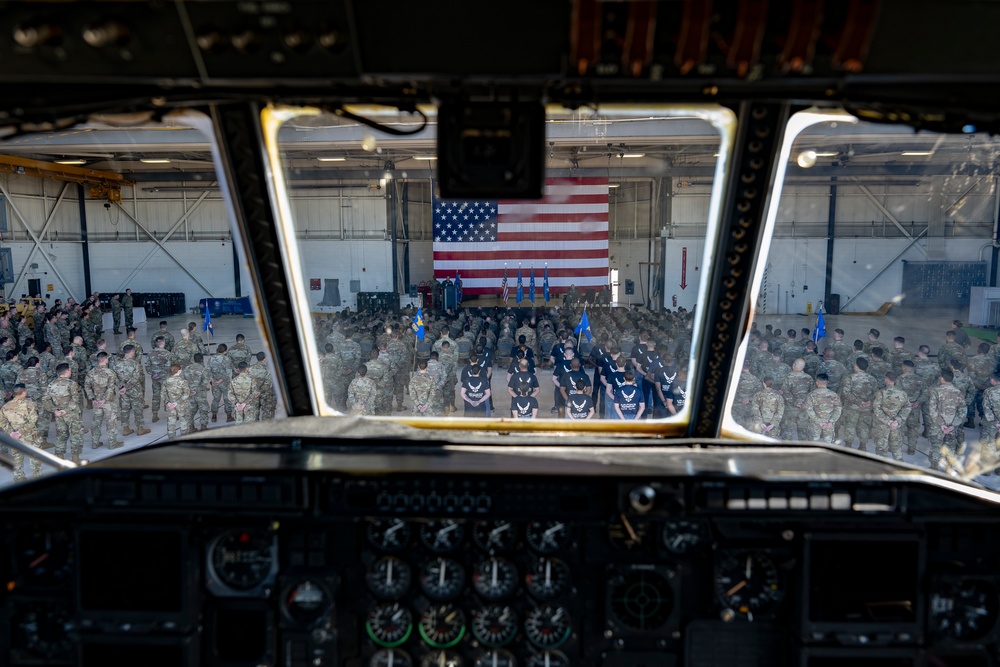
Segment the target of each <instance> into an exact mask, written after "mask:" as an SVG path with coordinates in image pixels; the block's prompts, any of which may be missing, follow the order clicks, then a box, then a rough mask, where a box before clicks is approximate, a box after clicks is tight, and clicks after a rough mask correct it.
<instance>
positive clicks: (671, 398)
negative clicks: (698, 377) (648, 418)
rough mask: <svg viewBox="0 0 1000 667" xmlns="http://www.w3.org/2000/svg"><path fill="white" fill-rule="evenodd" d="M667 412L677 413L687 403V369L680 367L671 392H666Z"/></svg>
mask: <svg viewBox="0 0 1000 667" xmlns="http://www.w3.org/2000/svg"><path fill="white" fill-rule="evenodd" d="M666 399H667V400H666V404H667V412H669V413H670V414H672V415H676V414H677V413H678V412H680V411H681V409H682V408H683V407H684V405H685V403H687V369H686V368H678V369H677V378H676V379H675V380H674V382H673V384H672V385H671V386H670V393H668V394H666Z"/></svg>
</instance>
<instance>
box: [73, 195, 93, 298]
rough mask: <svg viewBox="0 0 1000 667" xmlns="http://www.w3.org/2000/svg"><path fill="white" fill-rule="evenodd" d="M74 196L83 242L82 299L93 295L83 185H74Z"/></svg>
mask: <svg viewBox="0 0 1000 667" xmlns="http://www.w3.org/2000/svg"><path fill="white" fill-rule="evenodd" d="M76 196H77V198H78V201H79V202H80V240H81V241H83V243H82V244H81V245H82V250H83V291H84V292H85V294H84V298H87V297H89V296H90V295H91V294H93V293H94V290H93V289H91V284H90V241H89V240H87V200H86V199H84V195H83V184H82V183H77V184H76Z"/></svg>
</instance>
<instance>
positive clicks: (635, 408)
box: [615, 370, 646, 419]
mask: <svg viewBox="0 0 1000 667" xmlns="http://www.w3.org/2000/svg"><path fill="white" fill-rule="evenodd" d="M645 409H646V403H645V402H644V401H643V397H642V392H640V391H639V387H638V385H636V383H635V371H631V370H629V371H625V384H623V385H622V386H621V387H619V388H618V390H617V391H616V392H615V412H616V413H617V414H618V418H619V419H640V418H641V417H642V413H643V412H644V411H645Z"/></svg>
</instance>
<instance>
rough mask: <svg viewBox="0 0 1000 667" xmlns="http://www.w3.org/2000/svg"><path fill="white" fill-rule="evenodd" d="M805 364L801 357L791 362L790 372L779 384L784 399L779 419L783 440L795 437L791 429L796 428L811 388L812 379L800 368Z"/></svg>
mask: <svg viewBox="0 0 1000 667" xmlns="http://www.w3.org/2000/svg"><path fill="white" fill-rule="evenodd" d="M805 365H806V364H805V362H804V361H803V360H802V359H796V360H795V362H794V363H793V364H792V372H791V373H789V374H788V377H786V378H785V381H784V382H783V383H782V384H781V395H782V397H784V399H785V414H784V416H783V417H782V419H781V437H782V438H783V439H785V440H792V439H793V438H794V437H795V434H794V432H793V430H794V429H797V428H798V425H799V419H800V417H801V416H802V408H803V407H804V406H805V403H806V397H807V396H809V392H810V391H811V390H812V388H813V379H812V378H811V377H809V376H808V375H806V374H805V372H804V371H803V370H802V369H803V368H805Z"/></svg>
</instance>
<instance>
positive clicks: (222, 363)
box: [0, 290, 276, 481]
mask: <svg viewBox="0 0 1000 667" xmlns="http://www.w3.org/2000/svg"><path fill="white" fill-rule="evenodd" d="M132 308H133V299H132V292H131V290H126V292H125V295H124V296H123V297H120V296H119V295H117V294H115V295H113V296H112V297H111V299H110V301H109V308H108V309H109V310H110V312H111V314H112V321H113V323H114V331H113V333H114V334H121V322H122V316H123V315H124V320H125V339H124V340H122V341H121V342H120V343H119V344H118V345H117V346H115V345H114V343H113V342H112V341H109V340H108V338H105V337H103V334H104V331H103V315H104V311H103V309H102V306H101V302H100V294H98V293H94V294H93V295H92V296H91V297H90V298H88V299H87V300H86V301H84V302H83V303H75V302H74V301H73V299H68V300H67V302H66V303H65V304H63V303H61V302H60V301H59V300H56V302H55V303H54V305H53V306H52V308H51V309H50V308H48V307H47V306H45V305H42V304H40V305H38V306H37V307H36V309H35V311H34V313H33V314H32V315H31V320H30V321H29V318H28V316H27V315H18V314H17V313H16V312H15V311H14V309H13V308H11V309H9V310H8V311H7V312H5V313H3V314H0V357H2V358H3V359H5V362H4V363H3V365H2V366H0V392H2V393H3V400H4V404H3V405H2V407H0V429H2V430H3V431H4V432H6V433H7V434H8V435H10V436H12V437H14V438H16V439H18V440H21V441H22V442H24V443H26V444H29V445H32V446H35V447H39V448H44V449H53V450H54V453H55V454H56V455H57V456H60V457H62V458H64V459H68V460H72V461H74V462H79V460H80V455H81V453H82V452H83V447H84V438H85V436H86V429H85V426H84V415H85V413H86V412H88V411H89V412H91V419H90V443H91V447H92V448H93V449H98V448H100V447H103V446H105V445H106V446H107V447H108V448H109V449H117V448H119V447H122V446H123V445H124V444H125V443H124V442H123V441H122V440H121V439H120V438H122V437H127V436H130V435H132V434H135V435H137V436H143V435H147V434H148V433H150V429H148V428H146V423H145V411H146V410H147V409H150V410H151V413H152V414H151V417H152V419H151V421H152V422H158V421H159V420H160V419H161V418H162V419H165V420H166V422H167V435H168V437H175V436H177V435H182V434H184V433H188V432H191V431H194V430H197V429H199V428H200V429H201V430H205V429H207V428H208V423H209V419H211V421H212V422H216V421H218V412H219V408H220V407H223V408H224V410H225V415H226V421H227V422H243V421H254V420H258V419H260V420H263V419H270V418H272V417H273V416H274V410H275V406H276V396H275V393H274V385H273V382H272V380H271V374H270V371H269V369H268V365H267V363H266V357H265V355H264V353H263V352H258V353H257V354H256V355H255V354H253V352H252V351H251V350H250V348H249V347H248V346H247V345H246V343H245V341H244V337H243V336H242V335H238V336H237V337H236V342H235V344H233V345H232V346H227V345H225V344H221V345H218V346H217V347H216V348H215V352H214V353H208V346H206V344H205V342H204V341H203V340H202V338H201V335H200V333H199V331H198V325H197V323H196V322H190V323H189V324H188V325H187V327H186V328H183V329H181V330H179V331H178V336H177V337H175V336H174V334H173V333H172V332H171V331H169V330H168V328H167V322H166V321H162V322H160V325H159V329H158V330H157V331H155V332H154V333H153V335H152V336H151V338H150V348H149V351H148V353H147V352H146V351H145V350H144V348H143V344H142V343H141V342H140V341H139V340H138V339H137V337H136V329H135V328H134V326H133V310H132ZM109 343H110V345H109ZM147 374H148V375H149V376H150V381H151V382H150V384H151V387H152V395H151V397H150V401H149V402H148V403H147V399H146V397H147V394H146V376H147ZM161 415H162V417H161ZM53 423H54V424H55V428H54V431H55V437H54V442H52V441H50V440H49V436H50V434H51V432H52V430H53V429H52V425H53ZM133 427H134V428H133ZM119 429H120V430H119ZM11 456H12V458H13V460H14V479H15V481H21V480H24V479H26V475H25V471H24V455H23V454H21V453H20V452H18V451H17V450H14V449H11ZM31 470H32V475H34V476H37V475H39V474H40V473H41V465H40V463H39V462H38V461H36V460H34V459H31Z"/></svg>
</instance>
